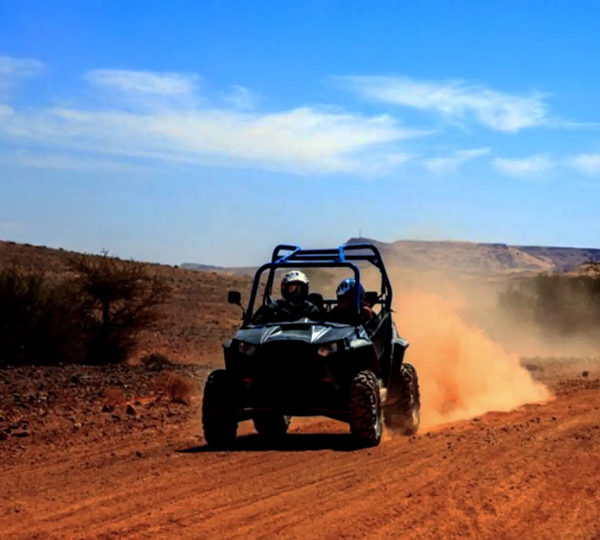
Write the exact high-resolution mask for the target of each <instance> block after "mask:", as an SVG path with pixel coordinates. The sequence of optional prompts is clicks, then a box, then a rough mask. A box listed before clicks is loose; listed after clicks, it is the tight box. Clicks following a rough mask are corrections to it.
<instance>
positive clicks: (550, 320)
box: [499, 266, 600, 340]
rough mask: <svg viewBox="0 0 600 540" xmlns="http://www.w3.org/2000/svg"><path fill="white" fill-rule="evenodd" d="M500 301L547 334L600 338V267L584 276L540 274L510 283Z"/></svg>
mask: <svg viewBox="0 0 600 540" xmlns="http://www.w3.org/2000/svg"><path fill="white" fill-rule="evenodd" d="M499 303H500V305H501V307H502V308H504V309H505V310H506V311H507V312H508V313H509V314H510V315H511V316H512V317H514V318H515V319H516V320H517V321H518V322H520V323H533V324H535V325H537V326H539V328H540V329H541V330H542V332H543V333H544V334H546V335H548V336H572V335H584V336H586V337H589V338H592V339H596V340H598V339H600V336H599V335H598V327H599V325H600V267H598V266H596V267H591V268H587V269H586V273H585V274H584V275H569V274H559V273H553V274H540V275H538V276H535V277H532V278H527V279H524V280H522V281H520V283H519V284H517V285H511V286H509V287H508V288H507V289H506V290H505V291H503V292H502V293H501V294H500V297H499Z"/></svg>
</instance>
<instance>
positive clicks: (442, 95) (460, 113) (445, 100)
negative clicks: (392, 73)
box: [336, 77, 547, 132]
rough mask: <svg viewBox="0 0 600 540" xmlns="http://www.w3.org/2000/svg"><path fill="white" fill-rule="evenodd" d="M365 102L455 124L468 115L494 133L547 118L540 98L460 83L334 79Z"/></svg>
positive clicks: (528, 125) (539, 122) (398, 78)
mask: <svg viewBox="0 0 600 540" xmlns="http://www.w3.org/2000/svg"><path fill="white" fill-rule="evenodd" d="M336 79H337V80H339V81H340V82H341V83H342V84H344V85H345V86H347V87H348V88H350V89H351V90H353V91H355V92H358V93H359V94H360V95H361V96H363V97H364V98H366V99H370V100H374V101H380V102H384V103H390V104H395V105H402V106H405V107H413V108H416V109H422V110H430V111H435V112H437V113H440V114H442V115H443V116H444V117H446V118H448V119H450V120H453V121H456V120H462V119H464V118H466V117H468V116H471V117H473V118H474V119H475V120H477V121H478V122H480V123H482V124H484V125H486V126H487V127H490V128H492V129H495V130H498V131H506V132H516V131H519V130H521V129H524V128H529V127H534V126H539V125H542V124H544V122H545V121H546V119H547V111H546V105H545V103H544V101H543V96H542V95H541V94H538V93H533V94H529V95H518V94H509V93H504V92H499V91H497V90H492V89H490V88H487V87H485V86H481V85H469V84H467V83H466V82H465V81H463V80H460V79H458V80H451V81H443V82H436V81H418V80H414V79H410V78H407V77H337V78H336Z"/></svg>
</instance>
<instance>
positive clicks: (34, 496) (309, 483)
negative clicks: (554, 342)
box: [0, 380, 600, 540]
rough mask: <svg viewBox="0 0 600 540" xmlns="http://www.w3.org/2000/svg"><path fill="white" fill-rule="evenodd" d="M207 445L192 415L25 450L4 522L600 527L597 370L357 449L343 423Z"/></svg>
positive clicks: (103, 532)
mask: <svg viewBox="0 0 600 540" xmlns="http://www.w3.org/2000/svg"><path fill="white" fill-rule="evenodd" d="M246 431H247V432H248V435H245V436H243V437H241V438H240V440H239V444H238V447H237V450H236V451H232V452H226V453H215V452H209V451H206V449H205V447H204V446H203V442H202V440H201V438H200V437H199V435H200V433H201V431H200V427H199V424H198V423H197V421H196V422H193V421H192V422H188V423H186V424H185V425H182V426H177V425H171V426H167V429H164V430H162V431H160V432H156V433H152V434H149V433H148V432H146V431H144V432H139V433H133V434H132V435H130V436H127V437H117V436H113V437H109V438H107V439H105V440H102V441H99V442H95V443H90V444H87V445H76V446H74V447H72V448H70V449H68V450H64V451H63V450H60V449H58V450H56V451H54V452H45V451H44V448H43V447H38V448H27V449H26V450H23V457H22V459H19V460H18V461H16V462H13V463H12V464H8V465H6V466H5V467H3V470H2V475H1V480H0V506H1V510H0V536H1V537H2V538H3V539H5V540H11V539H17V538H19V539H21V538H22V539H34V538H39V539H42V538H44V539H46V538H104V539H108V538H115V539H116V538H119V539H120V538H152V539H156V538H274V537H281V538H364V537H367V536H368V537H379V538H458V537H460V538H464V537H476V538H536V539H539V538H569V539H574V538H599V537H600V488H599V486H600V382H599V381H598V380H581V381H570V382H565V383H563V384H562V385H560V386H559V389H558V396H557V399H556V400H554V401H552V402H550V403H548V404H545V405H530V406H526V407H523V408H521V409H519V410H517V411H513V412H510V413H488V414H486V415H484V416H482V417H480V418H478V419H475V420H470V421H465V422H460V423H456V424H453V425H449V426H444V427H439V428H437V429H435V430H432V431H430V432H424V433H422V434H420V435H418V436H416V437H413V438H410V439H408V438H403V437H388V438H387V440H386V441H385V442H384V443H383V444H381V446H379V447H377V448H375V449H367V450H355V449H353V448H352V443H351V440H350V438H349V437H348V436H347V434H346V428H345V426H343V425H341V424H337V423H334V422H328V421H323V422H316V423H310V422H297V423H296V424H295V426H294V428H293V430H292V433H291V434H290V436H289V437H288V439H287V440H286V442H285V443H284V445H283V446H282V447H281V448H279V449H273V448H265V447H262V446H261V443H260V441H259V440H258V439H257V438H256V436H254V435H252V434H251V430H250V429H249V428H246Z"/></svg>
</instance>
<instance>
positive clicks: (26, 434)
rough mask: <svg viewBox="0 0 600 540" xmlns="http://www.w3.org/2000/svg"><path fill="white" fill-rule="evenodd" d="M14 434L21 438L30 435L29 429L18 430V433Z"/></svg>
mask: <svg viewBox="0 0 600 540" xmlns="http://www.w3.org/2000/svg"><path fill="white" fill-rule="evenodd" d="M12 436H13V437H19V438H23V437H29V431H18V432H17V433H13V434H12Z"/></svg>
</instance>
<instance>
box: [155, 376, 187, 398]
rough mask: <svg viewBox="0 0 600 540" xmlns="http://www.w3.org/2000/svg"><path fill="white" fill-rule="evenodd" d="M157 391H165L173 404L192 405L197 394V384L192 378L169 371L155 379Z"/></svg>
mask: <svg viewBox="0 0 600 540" xmlns="http://www.w3.org/2000/svg"><path fill="white" fill-rule="evenodd" d="M155 388H156V390H162V391H164V392H165V393H166V394H167V396H169V399H170V400H171V401H172V402H173V403H183V404H184V405H190V404H191V403H192V398H193V397H194V395H195V394H196V383H195V381H194V380H193V379H192V378H191V377H187V376H185V375H181V374H179V373H173V372H172V371H167V372H164V373H161V374H160V375H159V376H158V377H156V379H155Z"/></svg>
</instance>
